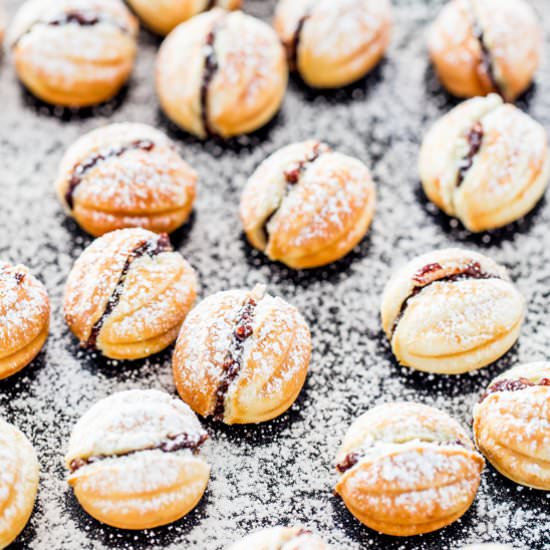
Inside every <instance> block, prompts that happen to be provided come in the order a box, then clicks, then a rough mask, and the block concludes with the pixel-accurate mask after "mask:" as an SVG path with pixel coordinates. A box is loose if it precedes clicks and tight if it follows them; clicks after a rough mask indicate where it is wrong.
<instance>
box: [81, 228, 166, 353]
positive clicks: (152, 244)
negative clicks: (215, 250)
mask: <svg viewBox="0 0 550 550" xmlns="http://www.w3.org/2000/svg"><path fill="white" fill-rule="evenodd" d="M172 250H173V249H172V245H171V244H170V239H169V237H168V235H166V234H165V233H163V234H161V235H157V236H156V237H155V238H154V239H150V240H148V241H144V242H142V243H140V244H139V245H138V246H136V248H134V249H133V250H132V251H131V252H130V254H129V255H128V258H126V261H125V263H124V266H123V267H122V271H121V273H120V277H119V279H118V281H117V284H116V286H115V288H114V290H113V292H112V294H111V296H110V298H109V300H108V302H107V306H106V307H105V310H104V311H103V313H102V315H101V317H100V318H99V319H98V320H97V321H96V323H95V324H94V326H93V327H92V330H91V332H90V337H89V338H88V341H87V342H86V345H85V347H87V348H89V349H96V344H97V338H98V336H99V333H100V332H101V329H102V328H103V325H104V323H105V320H106V319H107V317H109V315H111V313H112V312H113V311H114V309H115V308H116V307H117V305H118V304H119V302H120V298H121V296H122V292H123V291H124V284H125V282H126V276H127V275H128V271H129V270H130V267H131V265H132V263H133V262H134V261H135V260H137V259H139V258H141V257H143V256H149V257H150V258H154V257H155V256H158V255H159V254H162V253H163V252H172Z"/></svg>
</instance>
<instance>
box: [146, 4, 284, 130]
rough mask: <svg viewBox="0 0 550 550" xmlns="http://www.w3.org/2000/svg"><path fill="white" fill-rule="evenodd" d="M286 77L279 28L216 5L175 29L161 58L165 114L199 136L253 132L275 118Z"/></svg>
mask: <svg viewBox="0 0 550 550" xmlns="http://www.w3.org/2000/svg"><path fill="white" fill-rule="evenodd" d="M287 81H288V68H287V64H286V59H285V51H284V48H283V46H282V45H281V43H280V42H279V39H278V37H277V35H276V34H275V31H274V30H273V29H272V28H271V27H269V25H267V24H266V23H264V22H263V21H260V20H259V19H256V18H254V17H251V16H250V15H246V14H244V13H242V12H240V11H234V12H227V11H225V10H223V9H220V8H215V9H213V10H210V11H209V12H207V13H202V14H200V15H197V16H195V17H193V18H192V19H190V20H189V21H187V22H185V23H182V24H181V25H179V26H178V27H176V28H175V29H174V30H173V31H172V32H171V33H170V34H169V35H168V37H167V38H166V40H165V41H164V42H163V44H162V46H161V48H160V51H159V55H158V60H157V92H158V95H159V99H160V103H161V106H162V108H163V110H164V112H165V113H166V114H167V115H168V117H169V118H170V119H172V120H173V121H174V122H175V123H176V124H178V125H179V126H180V127H181V128H183V129H184V130H186V131H187V132H190V133H191V134H194V135H196V136H198V137H200V138H206V137H208V136H213V135H217V136H221V137H224V138H228V137H231V136H236V135H239V134H246V133H249V132H252V131H254V130H256V129H258V128H260V127H261V126H264V125H265V124H266V123H267V122H268V121H269V120H271V119H272V118H273V116H274V115H275V113H276V112H277V111H278V110H279V107H280V106H281V103H282V101H283V96H284V94H285V91H286V85H287Z"/></svg>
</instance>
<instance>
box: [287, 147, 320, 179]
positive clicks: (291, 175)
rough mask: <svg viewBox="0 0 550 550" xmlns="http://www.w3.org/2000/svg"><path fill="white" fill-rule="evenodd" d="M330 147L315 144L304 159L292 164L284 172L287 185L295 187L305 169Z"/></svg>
mask: <svg viewBox="0 0 550 550" xmlns="http://www.w3.org/2000/svg"><path fill="white" fill-rule="evenodd" d="M329 151H330V147H329V146H328V145H326V144H325V143H316V144H315V145H314V146H313V148H312V149H311V151H310V152H309V153H308V154H307V156H306V158H305V159H303V160H300V161H298V162H293V163H292V164H291V165H290V166H289V167H288V168H287V169H286V170H285V171H284V176H285V180H286V182H287V183H288V184H289V185H296V184H297V183H298V182H299V181H300V178H301V177H302V175H303V173H304V172H305V171H306V168H307V167H308V166H309V165H310V164H313V163H314V162H315V161H316V160H317V159H318V158H319V157H320V156H321V155H323V154H324V153H328V152H329Z"/></svg>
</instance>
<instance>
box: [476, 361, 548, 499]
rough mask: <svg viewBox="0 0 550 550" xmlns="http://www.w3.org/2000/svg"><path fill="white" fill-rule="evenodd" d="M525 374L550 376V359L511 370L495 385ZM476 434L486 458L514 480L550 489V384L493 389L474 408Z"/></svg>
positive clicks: (529, 377) (535, 377)
mask: <svg viewBox="0 0 550 550" xmlns="http://www.w3.org/2000/svg"><path fill="white" fill-rule="evenodd" d="M520 378H525V379H527V380H530V381H532V382H533V383H538V382H539V381H540V380H542V379H543V378H549V379H550V364H549V363H530V364H526V365H519V366H517V367H514V368H513V369H510V370H508V371H506V372H504V373H503V374H501V375H500V376H498V377H497V378H495V379H494V380H493V381H492V382H491V383H490V384H489V388H490V387H491V386H492V385H493V384H495V383H496V382H499V381H501V380H505V379H507V380H518V379H520ZM473 416H474V424H473V429H474V438H475V441H476V445H477V446H478V448H479V449H480V450H481V452H482V453H483V454H484V455H485V457H486V458H487V460H488V461H489V462H490V463H491V464H492V465H493V466H494V468H495V469H496V470H498V471H499V472H500V473H501V474H502V475H504V476H505V477H507V478H508V479H511V480H512V481H514V482H516V483H519V484H520V485H525V486H527V487H532V488H533V489H540V490H544V491H549V490H550V444H549V443H550V441H549V440H550V436H549V435H548V425H549V423H550V386H532V387H528V388H524V389H522V390H519V391H503V392H494V393H491V394H489V395H488V396H486V397H485V398H484V399H483V400H482V401H481V402H480V403H477V404H476V405H475V406H474V411H473Z"/></svg>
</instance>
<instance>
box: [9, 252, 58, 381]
mask: <svg viewBox="0 0 550 550" xmlns="http://www.w3.org/2000/svg"><path fill="white" fill-rule="evenodd" d="M49 329H50V300H49V298H48V293H47V292H46V289H45V288H44V285H43V284H42V283H41V282H40V281H38V279H36V278H35V277H33V275H31V274H30V273H29V270H28V269H27V268H26V267H24V266H21V265H16V266H14V265H11V264H9V263H7V262H2V261H0V380H1V379H2V378H7V377H8V376H11V375H12V374H15V373H16V372H18V371H20V370H21V369H22V368H24V367H26V366H27V365H28V364H29V363H30V362H31V361H32V360H33V359H34V358H35V357H36V356H37V355H38V353H39V351H40V350H41V349H42V346H43V345H44V342H45V341H46V338H47V337H48V332H49Z"/></svg>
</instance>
